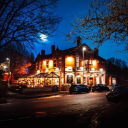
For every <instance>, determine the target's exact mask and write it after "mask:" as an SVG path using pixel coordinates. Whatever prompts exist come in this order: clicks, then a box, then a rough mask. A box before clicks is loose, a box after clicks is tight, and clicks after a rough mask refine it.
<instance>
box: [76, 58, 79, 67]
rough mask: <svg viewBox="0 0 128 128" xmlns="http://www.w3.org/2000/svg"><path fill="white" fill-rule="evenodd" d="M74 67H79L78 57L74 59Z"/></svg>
mask: <svg viewBox="0 0 128 128" xmlns="http://www.w3.org/2000/svg"><path fill="white" fill-rule="evenodd" d="M76 67H79V57H78V56H77V57H76Z"/></svg>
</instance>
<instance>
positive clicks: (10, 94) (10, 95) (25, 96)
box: [0, 91, 69, 103]
mask: <svg viewBox="0 0 128 128" xmlns="http://www.w3.org/2000/svg"><path fill="white" fill-rule="evenodd" d="M59 94H69V91H57V92H38V93H24V94H22V93H16V92H11V91H9V92H8V96H7V97H0V103H6V102H7V99H9V98H16V99H28V98H39V97H48V96H54V95H59Z"/></svg>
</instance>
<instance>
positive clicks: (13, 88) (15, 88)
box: [9, 84, 27, 92]
mask: <svg viewBox="0 0 128 128" xmlns="http://www.w3.org/2000/svg"><path fill="white" fill-rule="evenodd" d="M23 88H27V85H17V84H12V85H10V87H9V90H10V91H12V92H22V89H23Z"/></svg>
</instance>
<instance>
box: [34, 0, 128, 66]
mask: <svg viewBox="0 0 128 128" xmlns="http://www.w3.org/2000/svg"><path fill="white" fill-rule="evenodd" d="M90 2H91V0H60V1H59V3H58V7H57V9H56V10H55V13H56V14H58V15H60V16H61V17H62V21H61V23H60V24H59V27H58V31H57V32H56V33H55V34H56V35H55V36H54V37H52V38H51V37H48V39H47V41H46V42H44V43H43V44H42V45H39V44H38V45H36V52H35V57H36V56H37V55H38V54H39V53H40V52H41V50H42V49H45V53H46V54H50V53H51V46H52V45H53V44H55V46H56V47H57V46H58V48H59V49H60V50H64V49H67V48H71V47H74V46H76V43H75V44H72V43H71V42H67V41H66V40H65V35H64V34H62V33H66V34H67V33H68V32H70V30H71V26H70V25H69V24H68V23H67V21H68V22H72V20H73V17H72V15H74V16H78V15H79V14H80V15H82V14H86V12H87V11H88V5H89V3H90ZM82 43H86V44H87V45H88V46H89V47H90V48H91V49H92V50H93V49H94V48H95V47H96V46H94V45H92V44H91V43H90V42H89V41H88V40H82ZM119 50H122V47H121V46H116V44H115V43H112V42H111V41H106V42H104V44H103V45H102V46H101V47H100V48H99V55H100V56H101V57H103V58H105V59H108V58H111V57H115V58H118V59H122V60H125V61H126V62H128V54H127V53H120V52H117V51H119ZM127 65H128V63H127Z"/></svg>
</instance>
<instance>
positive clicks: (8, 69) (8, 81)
mask: <svg viewBox="0 0 128 128" xmlns="http://www.w3.org/2000/svg"><path fill="white" fill-rule="evenodd" d="M6 60H7V61H8V86H9V74H10V59H9V58H6Z"/></svg>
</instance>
